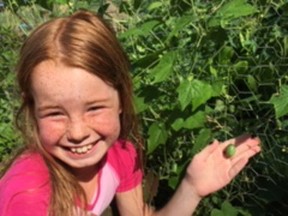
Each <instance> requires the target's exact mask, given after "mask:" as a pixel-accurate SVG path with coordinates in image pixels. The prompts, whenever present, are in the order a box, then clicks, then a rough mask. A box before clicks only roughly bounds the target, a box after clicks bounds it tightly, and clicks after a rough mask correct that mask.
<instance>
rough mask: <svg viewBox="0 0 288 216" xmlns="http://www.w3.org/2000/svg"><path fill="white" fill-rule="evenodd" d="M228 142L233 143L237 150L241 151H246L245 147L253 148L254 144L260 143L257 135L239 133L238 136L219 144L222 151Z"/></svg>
mask: <svg viewBox="0 0 288 216" xmlns="http://www.w3.org/2000/svg"><path fill="white" fill-rule="evenodd" d="M230 144H233V145H235V146H236V150H237V152H243V151H246V150H247V149H250V148H254V147H255V146H258V145H259V144H260V139H259V138H258V137H252V136H251V135H249V134H244V135H241V136H239V137H236V138H233V139H229V140H227V141H224V142H223V143H222V144H221V145H222V148H223V151H224V149H225V148H227V146H228V145H230Z"/></svg>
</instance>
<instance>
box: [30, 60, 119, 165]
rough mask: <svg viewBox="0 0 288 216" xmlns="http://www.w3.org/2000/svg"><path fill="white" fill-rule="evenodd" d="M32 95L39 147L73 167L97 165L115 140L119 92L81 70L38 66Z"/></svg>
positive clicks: (48, 63) (46, 64) (46, 63)
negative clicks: (40, 145)
mask: <svg viewBox="0 0 288 216" xmlns="http://www.w3.org/2000/svg"><path fill="white" fill-rule="evenodd" d="M32 95H33V98H34V101H35V110H34V112H35V117H36V121H37V126H38V133H39V137H40V141H41V144H42V145H43V147H44V148H45V149H46V150H47V151H48V152H49V153H50V154H51V155H53V156H54V157H56V158H58V159H60V160H62V161H63V162H64V163H66V164H67V165H69V166H70V167H72V168H85V167H89V166H92V165H95V164H97V163H98V162H99V161H100V160H101V159H102V158H103V156H104V155H105V153H106V152H107V150H108V149H109V147H110V146H111V145H112V144H113V142H114V141H115V140H116V139H117V138H118V136H119V133H120V118H119V114H120V113H121V108H120V102H119V96H118V92H117V91H116V90H115V89H114V88H113V87H111V86H109V85H107V84H106V83H105V82H104V81H103V80H101V79H100V78H98V77H97V76H95V75H93V74H91V73H89V72H87V71H85V70H83V69H80V68H73V67H67V66H64V65H63V64H61V63H55V62H53V61H44V62H42V63H40V64H39V65H38V66H37V67H36V68H35V70H34V71H33V73H32Z"/></svg>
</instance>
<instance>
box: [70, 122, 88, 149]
mask: <svg viewBox="0 0 288 216" xmlns="http://www.w3.org/2000/svg"><path fill="white" fill-rule="evenodd" d="M89 136H90V132H89V127H88V125H87V124H86V123H85V121H83V120H82V119H77V120H73V121H72V120H71V121H70V122H69V126H68V128H67V139H68V141H70V142H73V143H76V144H77V143H81V142H82V141H83V140H85V139H87V138H88V137H89Z"/></svg>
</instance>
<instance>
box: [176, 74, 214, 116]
mask: <svg viewBox="0 0 288 216" xmlns="http://www.w3.org/2000/svg"><path fill="white" fill-rule="evenodd" d="M176 91H177V92H178V100H179V102H180V105H181V109H182V110H184V109H185V108H186V107H187V106H188V105H189V104H192V111H194V110H196V109H197V108H198V107H199V106H200V105H202V104H204V103H205V102H206V101H207V100H209V99H210V98H211V97H212V96H213V89H212V86H211V85H209V84H207V83H204V82H203V81H200V80H196V79H194V80H192V81H190V80H189V79H187V80H184V81H183V82H182V83H180V85H179V86H178V88H177V90H176Z"/></svg>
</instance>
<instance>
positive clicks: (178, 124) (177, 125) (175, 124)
mask: <svg viewBox="0 0 288 216" xmlns="http://www.w3.org/2000/svg"><path fill="white" fill-rule="evenodd" d="M183 123H184V120H183V118H177V119H176V120H175V121H174V122H173V124H172V125H171V127H172V128H173V129H174V130H175V131H179V130H180V129H181V128H183Z"/></svg>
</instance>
